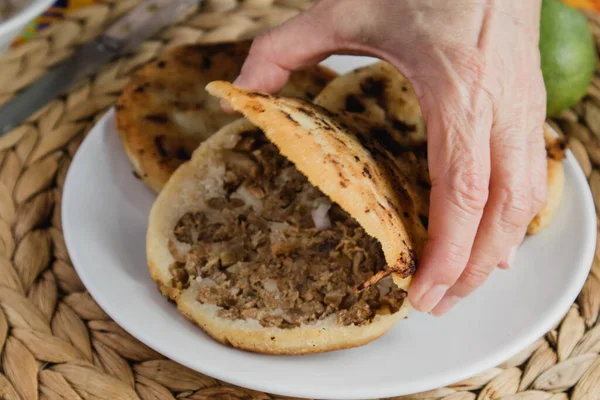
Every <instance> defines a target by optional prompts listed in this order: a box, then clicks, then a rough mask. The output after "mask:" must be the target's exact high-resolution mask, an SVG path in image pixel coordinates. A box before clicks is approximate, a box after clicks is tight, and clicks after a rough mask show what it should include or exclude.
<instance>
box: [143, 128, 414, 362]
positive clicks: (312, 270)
mask: <svg viewBox="0 0 600 400" xmlns="http://www.w3.org/2000/svg"><path fill="white" fill-rule="evenodd" d="M366 163H367V164H368V162H366ZM373 174H378V171H377V170H375V169H374V170H373ZM348 179H353V178H352V177H350V176H349V177H348ZM385 207H386V208H387V207H389V206H388V205H386V206H385ZM147 259H148V264H149V268H150V273H151V275H152V278H153V279H154V281H155V282H156V283H157V284H158V287H159V289H160V291H161V292H162V293H163V295H165V296H168V297H169V298H170V299H172V300H173V301H174V302H175V303H176V304H177V308H178V310H179V311H180V312H181V313H182V314H184V315H185V316H186V317H187V318H189V319H190V320H191V321H193V322H194V323H196V324H197V325H198V326H199V327H200V328H202V329H203V330H204V331H205V332H207V333H208V334H209V335H210V336H211V337H213V338H214V339H215V340H218V341H219V342H221V343H224V344H228V345H232V346H234V347H236V348H240V349H244V350H249V351H253V352H260V353H269V354H310V353H320V352H326V351H333V350H338V349H345V348H350V347H356V346H361V345H364V344H366V343H369V342H371V341H373V340H375V339H377V338H379V337H380V336H382V335H384V334H385V333H386V332H387V331H388V330H389V329H390V328H391V327H392V326H394V324H395V323H396V322H397V321H398V320H400V319H401V318H403V317H405V316H406V314H407V313H408V310H409V309H410V305H409V303H408V301H406V292H405V291H404V290H402V289H400V288H398V287H397V286H396V285H394V283H393V282H392V280H391V277H386V278H384V279H383V280H381V281H380V282H378V283H377V284H376V285H374V286H372V287H370V288H367V289H365V290H364V291H361V292H356V291H355V287H356V286H357V285H359V284H360V283H361V282H362V281H364V280H366V279H368V277H369V276H371V275H372V274H373V273H376V272H377V271H380V270H381V269H382V268H385V264H386V262H385V258H384V255H383V251H382V249H381V246H380V245H379V244H378V242H377V240H376V239H374V238H373V237H369V236H368V235H367V234H366V232H365V231H364V229H363V228H362V227H361V226H360V225H358V224H357V223H356V221H354V220H353V219H352V218H351V217H350V216H349V215H348V214H346V213H345V212H344V211H343V210H342V209H341V208H340V207H339V206H337V205H335V204H332V203H331V201H330V200H329V199H328V198H327V196H325V195H324V194H323V193H322V192H320V190H319V189H318V188H316V187H315V186H313V185H312V184H311V183H310V182H309V181H308V179H307V178H306V177H305V176H304V175H302V174H301V173H300V172H299V171H298V170H297V169H296V167H295V166H294V165H293V164H292V163H291V162H290V161H288V160H286V159H285V158H284V157H283V156H282V155H281V154H280V153H279V152H278V150H277V148H276V147H275V146H274V145H273V143H271V142H270V141H269V140H267V138H266V136H265V135H264V133H262V132H261V131H260V130H259V129H258V128H257V127H256V126H254V125H253V124H251V123H250V122H249V121H247V120H246V119H239V120H237V121H235V122H233V123H231V124H229V125H227V126H225V127H223V128H222V129H221V130H220V131H219V132H217V133H215V134H214V135H213V136H211V137H210V138H209V139H207V140H206V141H204V142H203V143H202V144H201V145H200V147H199V148H198V149H197V150H196V151H195V152H194V154H193V156H192V159H191V161H189V162H186V163H184V164H183V165H182V166H181V167H180V168H179V169H177V170H176V171H175V173H174V174H173V176H172V177H171V179H170V180H169V181H168V182H167V183H166V185H165V186H164V188H163V190H162V191H161V192H160V193H159V195H158V198H157V200H156V202H155V203H154V205H153V207H152V210H151V213H150V219H149V226H148V232H147Z"/></svg>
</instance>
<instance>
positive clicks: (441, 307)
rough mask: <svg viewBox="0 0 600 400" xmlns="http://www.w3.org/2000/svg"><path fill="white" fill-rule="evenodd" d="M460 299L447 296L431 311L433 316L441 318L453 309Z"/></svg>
mask: <svg viewBox="0 0 600 400" xmlns="http://www.w3.org/2000/svg"><path fill="white" fill-rule="evenodd" d="M459 300H460V297H458V296H447V297H444V298H443V299H442V301H440V302H439V304H438V305H437V306H435V308H434V309H433V310H431V314H432V315H433V316H435V317H439V316H441V315H444V314H446V313H447V312H448V311H450V310H451V309H452V307H454V306H455V305H456V303H458V301H459Z"/></svg>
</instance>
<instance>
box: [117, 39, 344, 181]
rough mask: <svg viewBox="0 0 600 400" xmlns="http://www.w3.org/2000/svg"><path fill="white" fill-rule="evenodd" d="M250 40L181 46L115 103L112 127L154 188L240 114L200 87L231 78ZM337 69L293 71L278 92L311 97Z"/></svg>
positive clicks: (145, 72) (140, 74)
mask: <svg viewBox="0 0 600 400" xmlns="http://www.w3.org/2000/svg"><path fill="white" fill-rule="evenodd" d="M250 43H251V42H250V41H242V42H235V43H219V44H203V45H199V44H196V45H183V46H179V47H175V48H173V49H171V50H169V51H167V52H166V53H165V54H164V55H162V56H161V57H160V58H159V59H157V60H156V61H154V62H152V63H150V64H149V65H147V66H146V67H144V68H143V69H141V70H140V71H139V72H138V73H137V74H136V75H135V76H134V77H133V78H132V79H131V81H130V83H129V84H128V85H127V86H126V87H125V89H124V90H123V93H122V94H121V96H120V97H119V100H118V102H117V106H116V123H117V130H118V131H119V135H120V137H121V140H122V143H123V146H124V148H125V151H126V154H127V156H128V158H129V160H130V162H131V164H132V166H133V168H134V171H135V173H136V174H137V175H138V176H139V177H140V178H141V179H142V180H143V181H144V182H145V183H146V184H147V185H148V186H149V187H150V188H152V189H153V190H154V191H156V192H158V191H160V190H161V188H162V187H163V185H164V184H165V182H166V181H167V180H168V179H169V177H170V176H171V174H172V173H173V172H174V171H175V170H176V169H177V168H178V167H179V166H180V165H181V164H182V163H183V162H184V161H186V160H188V159H189V157H190V155H191V154H192V152H193V151H194V150H195V149H196V148H197V147H198V145H199V144H200V143H201V142H202V141H203V140H206V139H207V138H208V137H209V136H210V135H212V134H213V133H214V132H216V131H217V130H218V129H220V128H221V127H222V126H224V125H226V124H227V123H229V122H232V121H234V120H235V119H237V118H239V116H237V115H233V114H230V113H226V112H224V111H223V110H222V109H221V106H220V104H219V101H218V100H217V99H215V98H214V97H212V96H210V95H208V93H206V91H205V89H204V87H205V86H206V84H207V83H209V82H211V81H213V80H226V81H232V80H233V79H235V78H236V77H237V75H238V74H239V72H240V69H241V66H242V64H243V62H244V60H245V58H246V56H247V54H248V50H249V48H250ZM335 76H336V74H335V73H334V72H333V71H331V70H329V69H327V68H324V67H320V66H316V67H311V68H308V69H307V70H304V71H298V72H295V73H293V74H292V76H291V77H290V81H289V83H288V84H287V85H286V87H285V88H284V89H282V92H283V93H287V94H288V95H290V96H299V97H303V98H308V99H312V98H314V96H316V95H317V94H318V93H319V92H320V90H321V88H323V87H324V86H325V85H326V84H327V83H328V82H329V81H330V80H331V79H333V78H334V77H335Z"/></svg>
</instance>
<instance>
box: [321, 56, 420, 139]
mask: <svg viewBox="0 0 600 400" xmlns="http://www.w3.org/2000/svg"><path fill="white" fill-rule="evenodd" d="M314 102H315V104H318V105H320V106H323V107H325V108H326V109H328V110H330V111H332V112H335V113H339V112H341V111H346V112H347V113H348V114H349V115H350V116H361V117H362V118H364V119H366V120H368V121H369V122H370V123H371V124H378V125H380V126H382V127H384V128H385V129H386V130H387V131H388V132H389V135H390V136H391V137H392V138H393V140H394V142H395V143H397V145H398V146H401V147H405V148H407V147H419V146H423V145H424V144H425V143H426V141H427V132H426V128H425V121H424V120H423V117H422V114H421V108H420V106H419V100H418V98H417V95H416V93H415V91H414V89H413V87H412V85H411V84H410V82H408V80H407V79H406V78H405V77H404V76H403V75H402V74H401V73H400V72H399V71H398V70H397V69H396V68H395V67H394V66H392V65H391V64H389V63H388V62H385V61H379V62H376V63H374V64H371V65H367V66H365V67H360V68H357V69H355V70H353V71H351V72H348V73H346V74H344V75H340V76H338V77H337V78H336V79H334V80H333V81H331V82H330V83H329V84H328V85H327V86H326V87H325V89H323V90H322V91H321V93H320V94H319V96H317V98H316V99H315V101H314Z"/></svg>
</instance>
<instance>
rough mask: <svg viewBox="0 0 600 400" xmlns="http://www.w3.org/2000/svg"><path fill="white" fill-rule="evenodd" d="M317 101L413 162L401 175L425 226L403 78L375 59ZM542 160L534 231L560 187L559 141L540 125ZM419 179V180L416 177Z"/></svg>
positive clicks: (423, 136) (422, 149)
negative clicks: (543, 193)
mask: <svg viewBox="0 0 600 400" xmlns="http://www.w3.org/2000/svg"><path fill="white" fill-rule="evenodd" d="M314 102H315V104H318V105H320V106H322V107H324V108H326V109H328V110H330V111H332V112H334V113H344V114H345V115H346V118H347V119H349V120H350V122H351V123H354V124H360V123H361V121H362V120H366V121H367V122H368V124H370V125H373V124H374V125H376V126H378V128H377V129H371V131H370V133H371V135H372V136H373V137H374V138H375V139H376V140H379V141H380V142H382V144H383V145H384V146H385V147H386V148H387V149H388V150H390V151H392V152H393V153H394V154H395V155H396V156H397V157H398V158H401V159H404V160H403V162H405V163H406V162H407V159H412V160H415V159H416V160H417V161H416V162H413V166H412V167H406V168H412V170H411V172H409V173H408V174H407V175H408V176H409V177H411V176H412V177H413V178H416V179H417V181H416V182H414V183H416V185H414V187H415V188H416V190H417V191H418V192H419V194H420V201H419V202H417V204H418V205H419V206H420V210H419V216H420V217H421V218H422V220H423V222H424V223H425V225H427V221H428V217H429V192H430V189H431V187H430V186H429V187H428V185H429V174H428V168H427V149H426V143H427V132H426V127H425V122H424V120H423V117H422V114H421V109H420V106H419V100H418V98H417V95H416V93H415V92H414V90H413V88H412V86H411V85H410V83H409V82H408V80H407V79H406V78H405V77H404V76H403V75H402V74H401V73H400V72H399V71H398V70H397V69H396V68H395V67H394V66H393V65H391V64H390V63H388V62H386V61H379V62H376V63H374V64H371V65H368V66H365V67H360V68H357V69H355V70H353V71H350V72H348V73H346V74H344V75H340V76H338V77H337V78H335V79H334V80H332V81H331V82H330V83H329V84H328V85H327V86H326V87H325V88H324V89H323V90H322V91H321V93H320V94H319V95H318V96H317V97H316V98H315V100H314ZM544 138H545V142H546V150H547V154H548V157H547V162H548V195H547V200H546V204H545V205H544V207H543V208H542V210H540V211H539V212H538V214H537V215H536V216H535V217H534V219H533V220H532V221H531V223H530V224H529V227H528V229H527V233H528V234H529V235H534V234H537V233H539V232H540V231H541V230H543V229H544V228H546V227H547V226H548V225H550V223H551V222H552V220H553V218H554V216H555V214H556V212H557V210H558V207H559V205H560V201H561V199H562V195H563V190H564V167H563V164H562V159H563V158H564V146H565V143H564V141H562V140H560V139H558V138H555V137H554V136H553V135H552V134H551V133H550V131H549V130H548V127H547V126H546V125H545V126H544ZM417 177H419V178H417Z"/></svg>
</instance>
